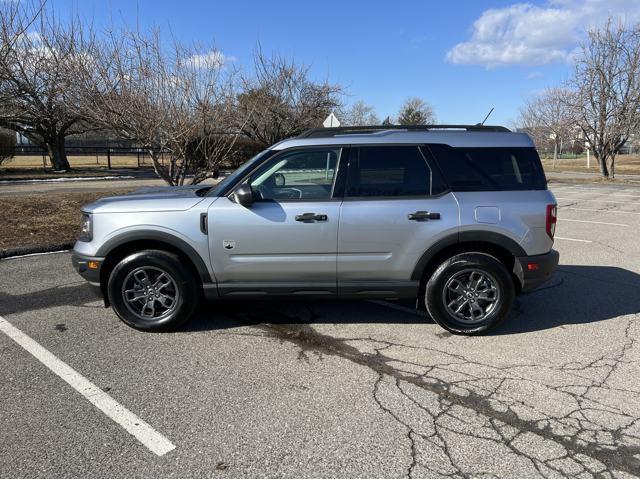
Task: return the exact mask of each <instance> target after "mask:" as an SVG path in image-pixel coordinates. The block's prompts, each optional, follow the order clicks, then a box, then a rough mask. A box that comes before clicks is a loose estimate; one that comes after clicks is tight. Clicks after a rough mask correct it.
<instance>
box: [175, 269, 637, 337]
mask: <svg viewBox="0 0 640 479" xmlns="http://www.w3.org/2000/svg"><path fill="white" fill-rule="evenodd" d="M413 307H414V306H413V304H412V303H411V302H395V301H389V302H383V303H382V304H381V302H376V301H354V300H322V301H320V300H310V301H299V300H298V301H284V300H271V301H265V300H260V301H258V300H251V299H247V300H243V301H227V300H225V301H211V302H208V303H207V304H206V305H205V306H203V307H202V308H200V310H199V311H198V312H197V314H196V315H195V317H194V318H193V319H192V320H191V321H190V322H189V323H188V324H187V325H186V326H185V327H184V328H182V329H181V331H185V332H186V331H202V330H210V329H228V328H234V327H238V326H246V325H257V324H261V323H271V324H313V323H332V324H362V323H371V324H373V323H388V324H418V323H425V322H429V323H431V322H432V320H431V318H429V317H428V316H426V315H420V314H416V312H413V311H412V309H413ZM639 312H640V275H639V274H637V273H634V272H632V271H629V270H626V269H624V268H618V267H612V266H576V265H562V266H560V267H558V270H557V271H556V273H555V274H554V277H553V278H552V279H551V280H550V281H549V282H548V283H546V284H544V285H543V286H541V287H540V288H538V289H537V290H535V291H533V292H530V293H524V294H522V295H520V296H518V297H517V298H516V301H515V303H514V308H513V311H512V313H511V314H510V316H509V318H507V320H506V321H505V322H504V323H503V325H501V326H500V327H498V328H496V329H495V330H493V331H491V332H490V333H489V334H493V335H505V334H521V333H527V332H533V331H540V330H545V329H552V328H557V327H561V326H564V325H568V324H586V323H594V322H599V321H606V320H609V319H614V318H617V317H619V316H625V315H629V314H635V313H639Z"/></svg>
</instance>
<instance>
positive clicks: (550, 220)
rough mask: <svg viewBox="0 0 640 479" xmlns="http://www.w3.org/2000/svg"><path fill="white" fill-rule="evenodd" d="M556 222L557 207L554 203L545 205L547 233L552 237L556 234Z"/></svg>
mask: <svg viewBox="0 0 640 479" xmlns="http://www.w3.org/2000/svg"><path fill="white" fill-rule="evenodd" d="M557 222H558V207H557V206H556V205H547V221H546V225H547V234H548V235H549V238H551V239H553V236H554V235H555V234H556V223H557Z"/></svg>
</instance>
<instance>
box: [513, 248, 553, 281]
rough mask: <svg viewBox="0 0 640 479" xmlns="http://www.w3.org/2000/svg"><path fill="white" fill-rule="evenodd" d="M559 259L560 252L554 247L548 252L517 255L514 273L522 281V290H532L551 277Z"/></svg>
mask: <svg viewBox="0 0 640 479" xmlns="http://www.w3.org/2000/svg"><path fill="white" fill-rule="evenodd" d="M559 260H560V253H558V252H557V251H556V250H553V249H552V250H551V251H549V252H548V253H547V254H540V255H536V256H520V257H517V258H516V261H515V263H514V265H513V273H514V274H515V275H516V277H517V278H518V280H519V281H520V285H521V286H522V291H523V292H524V291H532V290H534V289H536V288H537V287H538V286H540V285H541V284H542V283H545V282H546V281H548V280H549V279H551V277H552V276H553V272H554V271H555V270H556V267H557V266H558V261H559Z"/></svg>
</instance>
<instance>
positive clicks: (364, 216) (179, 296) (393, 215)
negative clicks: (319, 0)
mask: <svg viewBox="0 0 640 479" xmlns="http://www.w3.org/2000/svg"><path fill="white" fill-rule="evenodd" d="M555 223H556V200H555V198H554V196H553V194H552V193H551V192H550V191H549V190H548V189H547V184H546V179H545V175H544V172H543V170H542V166H541V164H540V159H539V157H538V154H537V153H536V150H535V148H534V146H533V143H532V141H531V139H530V138H529V137H528V136H527V135H526V134H523V133H513V132H510V131H509V130H508V129H506V128H503V127H490V126H477V125H476V126H456V125H453V126H452V125H440V126H421V127H401V128H398V127H362V128H326V129H315V130H310V131H308V132H306V133H304V134H302V135H301V136H299V137H297V138H292V139H288V140H285V141H282V142H280V143H277V144H276V145H274V146H272V147H271V148H269V149H268V150H265V151H263V152H262V153H260V154H258V155H257V156H255V157H254V158H252V159H251V160H249V161H248V162H247V163H245V164H244V165H243V166H242V167H240V168H239V169H237V170H236V171H235V172H233V173H232V174H231V175H229V176H228V177H226V178H225V179H224V180H223V181H222V182H220V183H219V184H218V185H217V186H215V187H210V186H207V187H205V186H193V187H180V188H169V187H167V188H157V189H147V190H141V191H138V192H135V193H132V194H129V195H126V196H119V197H112V198H106V199H102V200H99V201H97V202H95V203H93V204H90V205H88V206H85V207H84V208H83V223H82V232H81V236H80V237H79V238H78V241H77V243H76V244H75V247H74V254H73V264H74V266H75V268H76V269H77V271H78V272H79V273H80V274H81V275H82V276H83V277H84V278H86V279H87V280H88V281H89V282H90V283H91V284H92V285H93V286H95V287H96V288H97V290H98V291H99V292H100V293H101V295H102V296H103V297H104V300H105V305H106V306H108V305H111V306H112V307H113V309H114V310H115V312H116V313H117V314H118V316H119V317H120V318H121V319H122V320H123V321H124V322H125V323H127V324H129V325H130V326H133V327H135V328H139V329H143V330H166V329H173V328H175V327H177V326H178V325H180V324H182V323H183V322H185V321H186V320H187V319H188V318H189V317H190V316H191V315H192V314H193V312H194V311H195V309H196V307H197V305H198V303H199V302H200V300H201V299H202V298H206V299H227V298H247V297H249V298H267V297H278V296H279V297H285V298H321V297H329V298H331V297H341V298H381V299H399V298H413V299H417V307H419V308H426V311H427V313H428V314H429V316H431V317H432V318H433V319H434V320H435V321H436V322H437V323H438V324H439V325H441V326H442V327H444V328H445V329H447V330H449V331H451V332H453V333H461V334H477V333H481V332H484V331H487V330H488V329H490V328H492V327H494V326H496V325H498V324H500V322H502V321H503V320H504V319H505V318H506V317H507V315H508V313H509V311H510V309H511V306H512V303H513V300H514V296H515V295H516V294H519V293H520V292H522V291H529V290H531V289H533V288H535V287H537V286H538V285H539V284H541V283H542V282H544V281H546V280H547V279H549V277H550V276H551V275H552V273H553V271H554V269H555V267H556V266H557V264H558V253H557V252H556V251H554V250H552V246H553V235H554V230H555Z"/></svg>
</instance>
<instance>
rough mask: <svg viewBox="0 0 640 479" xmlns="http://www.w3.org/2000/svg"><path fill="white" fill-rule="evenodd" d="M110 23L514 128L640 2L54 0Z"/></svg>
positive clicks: (355, 94)
mask: <svg viewBox="0 0 640 479" xmlns="http://www.w3.org/2000/svg"><path fill="white" fill-rule="evenodd" d="M50 2H51V4H52V5H53V7H54V8H55V9H56V11H57V12H58V13H59V14H62V15H64V14H65V13H67V12H71V11H77V12H79V13H80V15H81V16H82V17H83V18H85V19H87V20H92V21H93V22H94V24H95V25H96V26H97V27H98V28H102V27H104V26H107V25H109V24H110V23H112V19H115V22H116V23H117V22H118V21H120V19H121V18H124V19H126V20H127V21H128V22H131V23H135V21H136V18H137V19H138V21H139V23H140V24H141V25H142V26H149V27H152V26H158V27H161V29H162V30H163V31H164V30H165V29H166V30H167V32H168V31H169V29H170V30H171V32H172V34H173V35H174V36H175V37H176V38H177V39H179V40H181V41H184V42H202V43H204V44H215V46H216V48H218V49H219V50H220V51H221V52H222V53H223V54H224V55H225V56H226V57H228V58H230V59H231V61H235V62H237V63H238V64H240V65H249V64H250V63H251V54H252V52H253V50H254V49H255V47H256V44H257V42H258V41H259V42H260V44H261V45H262V48H263V50H265V51H266V52H270V51H276V52H278V53H280V54H283V55H285V56H288V57H293V58H295V59H296V60H297V61H299V62H302V63H305V64H308V65H311V67H312V74H313V75H314V76H315V77H317V78H325V77H327V78H329V79H330V80H331V81H335V82H339V83H341V84H343V85H345V86H346V87H347V88H348V91H349V92H350V96H349V97H347V99H346V100H347V102H354V101H356V100H364V101H365V102H367V103H369V104H371V105H373V106H375V108H376V110H377V113H378V116H380V117H381V118H384V117H385V116H387V115H394V114H395V113H396V112H397V111H398V108H399V107H400V105H401V103H402V102H403V101H404V100H405V99H406V98H407V97H409V96H419V97H422V98H424V99H425V100H427V101H428V102H429V103H431V105H433V107H434V109H435V112H436V116H437V118H438V121H439V122H440V123H476V122H479V121H481V120H482V118H483V117H484V115H485V114H486V113H487V112H488V111H489V109H490V108H491V107H495V111H494V113H493V114H492V117H491V119H490V121H489V123H497V124H506V125H510V124H512V122H513V121H514V120H516V118H517V116H518V108H519V106H520V105H521V104H522V103H523V101H524V100H525V99H526V98H528V97H530V96H531V95H535V94H536V92H539V91H540V90H542V89H544V88H545V87H548V86H554V85H557V84H559V83H560V82H562V81H564V80H565V79H566V78H567V77H568V75H569V74H570V71H571V64H570V58H571V52H572V51H573V50H574V49H575V48H576V46H577V44H578V42H579V41H580V40H581V38H583V35H584V34H583V31H584V29H585V28H586V27H589V26H593V25H597V24H599V23H602V21H603V19H605V18H606V17H607V16H608V15H614V16H616V17H620V18H622V19H623V20H624V21H627V22H630V21H638V20H640V0H582V1H577V0H544V1H531V2H527V3H516V2H514V1H507V0H492V1H473V0H457V1H449V2H440V1H426V0H424V1H403V2H399V1H396V2H389V1H384V2H382V1H377V0H370V1H347V0H342V1H334V0H322V1H319V2H304V1H289V0H287V1H249V0H244V1H229V0H227V1H207V0H183V1H181V2H175V1H171V2H169V1H161V0H156V1H152V0H138V2H135V1H127V0H108V1H105V0H75V1H70V0H50Z"/></svg>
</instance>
